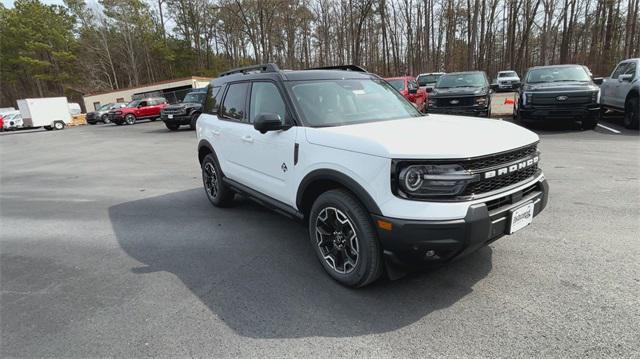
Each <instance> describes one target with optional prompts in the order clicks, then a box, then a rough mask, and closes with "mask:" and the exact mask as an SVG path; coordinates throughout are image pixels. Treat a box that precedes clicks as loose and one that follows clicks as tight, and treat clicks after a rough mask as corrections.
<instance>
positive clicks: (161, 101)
mask: <svg viewBox="0 0 640 359" xmlns="http://www.w3.org/2000/svg"><path fill="white" fill-rule="evenodd" d="M166 106H167V100H166V99H165V98H164V97H150V98H144V99H140V100H133V101H131V102H129V104H128V105H127V106H126V107H123V108H116V109H113V110H110V111H109V119H110V120H111V122H113V123H115V124H116V125H118V126H120V125H124V124H127V125H133V124H134V123H136V121H137V120H140V119H145V118H148V119H150V120H151V121H155V120H157V119H159V118H160V111H161V110H162V109H163V108H165V107H166Z"/></svg>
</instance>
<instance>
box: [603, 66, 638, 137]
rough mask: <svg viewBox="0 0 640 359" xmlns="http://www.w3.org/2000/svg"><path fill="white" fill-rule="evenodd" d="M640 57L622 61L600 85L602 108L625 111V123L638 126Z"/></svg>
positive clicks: (605, 110)
mask: <svg viewBox="0 0 640 359" xmlns="http://www.w3.org/2000/svg"><path fill="white" fill-rule="evenodd" d="M639 106H640V58H636V59H628V60H624V61H621V62H620V63H619V64H618V66H616V68H615V69H614V70H613V72H612V73H611V76H610V77H608V78H606V79H605V80H604V81H603V82H602V85H601V86H600V108H601V111H602V113H601V114H602V115H604V114H605V112H607V111H616V112H624V125H625V127H627V128H638V123H639V122H640V108H639Z"/></svg>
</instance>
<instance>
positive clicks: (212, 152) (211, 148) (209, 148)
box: [198, 139, 224, 177]
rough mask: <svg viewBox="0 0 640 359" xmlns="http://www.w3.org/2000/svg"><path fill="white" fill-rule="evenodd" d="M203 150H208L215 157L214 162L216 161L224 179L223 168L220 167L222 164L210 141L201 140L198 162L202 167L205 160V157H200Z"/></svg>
mask: <svg viewBox="0 0 640 359" xmlns="http://www.w3.org/2000/svg"><path fill="white" fill-rule="evenodd" d="M202 148H207V149H208V150H209V152H211V154H212V155H213V160H214V161H216V165H217V166H218V169H219V170H220V175H221V176H222V177H224V173H223V172H222V167H220V162H219V161H218V155H217V154H216V151H215V150H214V149H213V146H211V144H210V143H209V141H207V140H205V139H202V140H200V142H198V162H199V163H200V167H202V161H203V160H204V156H203V157H201V156H200V150H202Z"/></svg>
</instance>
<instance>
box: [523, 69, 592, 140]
mask: <svg viewBox="0 0 640 359" xmlns="http://www.w3.org/2000/svg"><path fill="white" fill-rule="evenodd" d="M519 95H520V96H519V99H518V101H517V102H516V103H514V106H513V117H514V120H515V121H520V122H521V123H524V124H527V123H530V122H533V121H541V120H545V119H553V120H565V121H574V120H579V121H581V122H582V128H584V129H592V128H595V127H596V125H597V124H598V119H599V112H600V104H599V102H600V88H599V87H598V85H597V84H596V83H594V80H593V79H592V78H591V75H590V74H589V72H588V71H587V70H586V68H585V67H584V66H582V65H557V66H537V67H532V68H530V69H529V71H527V74H526V76H525V78H524V82H523V83H522V87H521V88H520V90H519Z"/></svg>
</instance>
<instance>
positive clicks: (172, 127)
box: [164, 122, 180, 131]
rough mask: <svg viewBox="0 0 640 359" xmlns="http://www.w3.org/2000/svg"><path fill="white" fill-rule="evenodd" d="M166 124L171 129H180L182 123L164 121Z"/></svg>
mask: <svg viewBox="0 0 640 359" xmlns="http://www.w3.org/2000/svg"><path fill="white" fill-rule="evenodd" d="M164 125H165V126H167V128H168V129H169V131H178V129H179V128H180V125H176V124H175V123H166V122H165V123H164Z"/></svg>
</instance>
